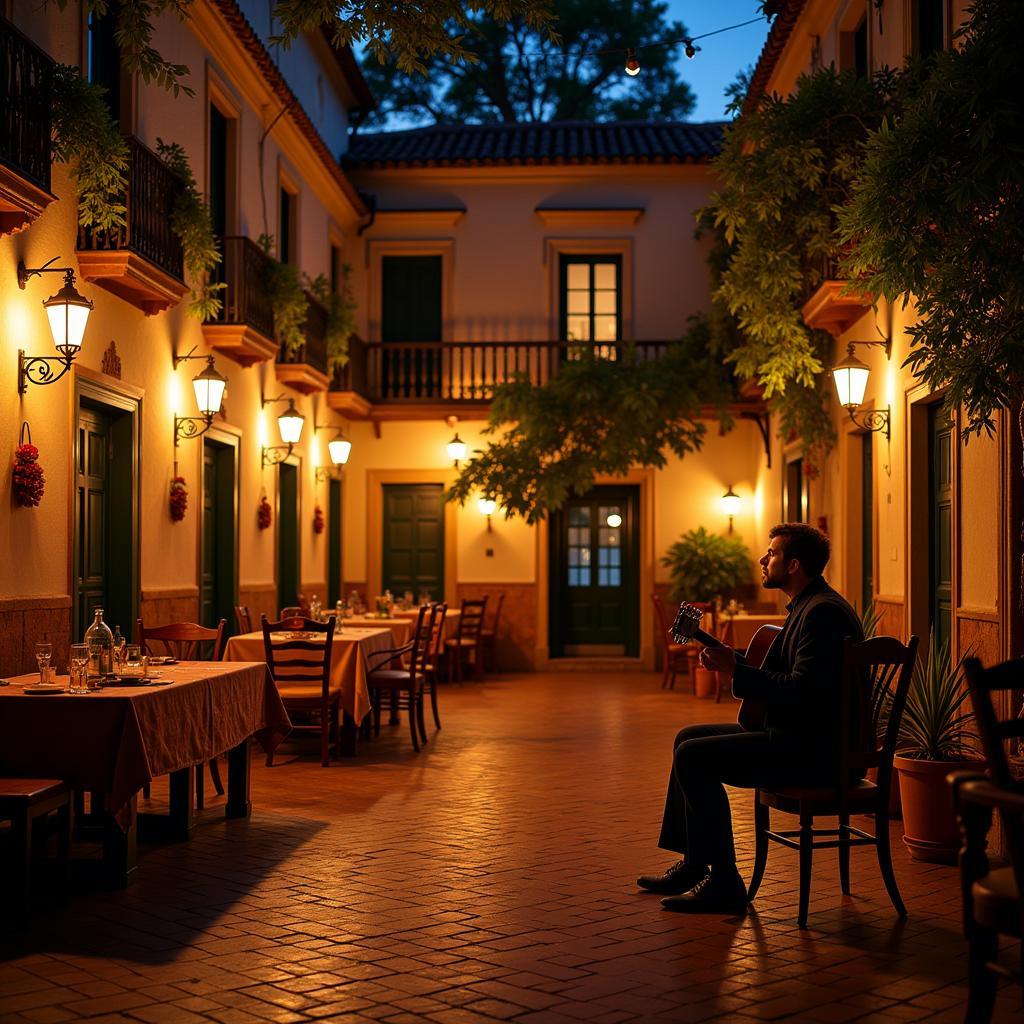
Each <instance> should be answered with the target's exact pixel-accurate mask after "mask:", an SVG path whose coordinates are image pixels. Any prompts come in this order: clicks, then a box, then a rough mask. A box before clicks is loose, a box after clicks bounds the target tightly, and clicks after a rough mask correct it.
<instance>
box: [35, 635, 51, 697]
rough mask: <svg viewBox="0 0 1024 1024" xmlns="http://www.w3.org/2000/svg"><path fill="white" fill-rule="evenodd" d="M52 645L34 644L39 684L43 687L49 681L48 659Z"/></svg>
mask: <svg viewBox="0 0 1024 1024" xmlns="http://www.w3.org/2000/svg"><path fill="white" fill-rule="evenodd" d="M52 657H53V644H45V643H43V644H36V664H37V665H38V666H39V682H40V683H41V684H43V685H44V686H45V685H46V684H47V683H48V682H49V681H50V659H51V658H52Z"/></svg>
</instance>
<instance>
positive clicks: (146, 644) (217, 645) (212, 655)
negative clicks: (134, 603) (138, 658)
mask: <svg viewBox="0 0 1024 1024" xmlns="http://www.w3.org/2000/svg"><path fill="white" fill-rule="evenodd" d="M226 625H227V620H226V619H221V620H220V622H219V623H218V625H217V628H216V629H207V628H206V627H205V626H200V625H198V624H197V623H195V622H169V623H167V625H165V626H147V625H145V624H144V623H143V621H142V619H138V620H137V622H136V624H135V636H136V637H137V638H138V641H139V646H140V647H141V648H142V650H143V653H146V654H169V655H170V656H171V657H172V658H177V659H178V661H220V659H221V657H222V656H223V654H224V643H225V641H226V639H227V638H226V637H225V635H224V634H225V633H226V632H227V630H226V628H225V627H226ZM154 644H156V645H158V646H154Z"/></svg>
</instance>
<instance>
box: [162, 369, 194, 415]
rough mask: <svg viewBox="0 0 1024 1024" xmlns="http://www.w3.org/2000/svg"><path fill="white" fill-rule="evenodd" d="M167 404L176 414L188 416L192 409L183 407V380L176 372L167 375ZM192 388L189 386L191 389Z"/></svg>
mask: <svg viewBox="0 0 1024 1024" xmlns="http://www.w3.org/2000/svg"><path fill="white" fill-rule="evenodd" d="M166 380H167V406H168V408H169V409H170V410H171V412H172V413H174V415H175V416H186V415H188V414H189V413H190V412H191V410H190V409H185V408H183V404H182V394H183V392H182V388H181V382H180V381H179V380H178V375H177V374H176V373H169V374H168V375H167V378H166ZM191 390H192V389H191V388H189V391H191Z"/></svg>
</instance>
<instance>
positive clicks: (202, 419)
mask: <svg viewBox="0 0 1024 1024" xmlns="http://www.w3.org/2000/svg"><path fill="white" fill-rule="evenodd" d="M194 351H195V349H193V350H192V352H194ZM192 352H189V354H188V355H187V356H178V355H176V356H173V357H172V361H173V363H174V368H175V369H177V368H178V363H183V362H185V361H186V360H189V359H205V360H206V366H204V367H203V369H202V370H200V371H199V373H197V374H196V375H195V376H194V377H193V378H192V390H193V391H194V392H195V395H196V406H197V408H198V409H199V412H200V415H199V416H175V417H174V447H175V448H177V447H178V442H179V441H181V440H183V439H184V438H189V437H202V435H203V434H205V433H206V432H207V431H208V430H209V429H210V427H211V426H212V425H213V417H214V416H216V415H217V413H218V412H220V407H221V403H222V402H223V400H224V389H225V388H226V387H227V384H228V379H227V377H225V376H224V375H223V374H221V373H218V372H217V368H216V367H215V366H214V365H213V356H194V355H192Z"/></svg>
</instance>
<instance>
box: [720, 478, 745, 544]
mask: <svg viewBox="0 0 1024 1024" xmlns="http://www.w3.org/2000/svg"><path fill="white" fill-rule="evenodd" d="M719 501H720V503H721V507H722V512H723V513H724V514H725V515H727V516H728V517H729V533H730V534H731V533H732V521H733V517H734V516H738V515H739V514H740V504H741V503H740V496H739V495H738V494H737V493H736V492H735V491H734V490H733V489H732V484H730V485H729V490H727V491H726V492H725V494H723V495H722V497H721V498H720V499H719Z"/></svg>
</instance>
